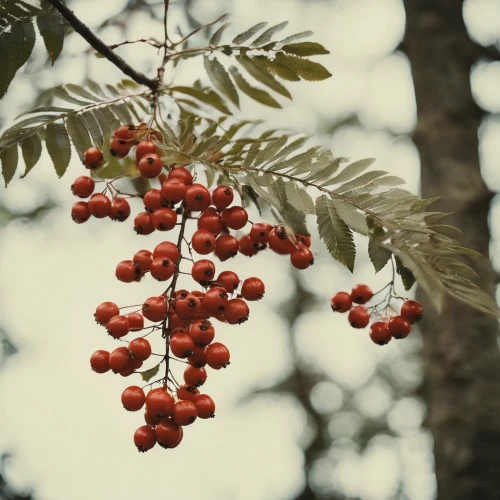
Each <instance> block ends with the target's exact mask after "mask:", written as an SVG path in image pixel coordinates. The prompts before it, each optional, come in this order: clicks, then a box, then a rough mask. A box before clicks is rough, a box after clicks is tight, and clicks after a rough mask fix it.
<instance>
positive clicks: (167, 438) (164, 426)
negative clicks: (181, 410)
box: [155, 418, 183, 448]
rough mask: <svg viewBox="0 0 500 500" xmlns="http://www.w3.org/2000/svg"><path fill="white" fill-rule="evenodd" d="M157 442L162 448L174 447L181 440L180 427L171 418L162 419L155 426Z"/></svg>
mask: <svg viewBox="0 0 500 500" xmlns="http://www.w3.org/2000/svg"><path fill="white" fill-rule="evenodd" d="M155 435H156V439H157V441H158V444H159V445H160V446H161V447H163V448H175V447H176V446H178V445H179V443H180V442H181V441H182V436H183V432H182V427H181V426H180V425H177V424H176V423H175V422H174V421H173V420H172V419H170V418H169V419H164V420H162V421H161V422H160V423H159V424H158V425H157V426H156V427H155Z"/></svg>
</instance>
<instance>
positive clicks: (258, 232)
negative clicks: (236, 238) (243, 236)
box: [250, 222, 274, 245]
mask: <svg viewBox="0 0 500 500" xmlns="http://www.w3.org/2000/svg"><path fill="white" fill-rule="evenodd" d="M273 229H274V228H273V226H271V224H268V223H267V222H256V223H255V224H254V225H253V226H252V229H250V238H252V240H253V241H254V243H258V244H260V245H263V244H266V243H268V242H269V234H270V233H271V231H272V230H273Z"/></svg>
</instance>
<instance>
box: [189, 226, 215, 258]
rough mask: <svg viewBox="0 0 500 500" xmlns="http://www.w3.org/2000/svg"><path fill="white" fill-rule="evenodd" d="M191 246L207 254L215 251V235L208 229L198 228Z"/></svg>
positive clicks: (200, 252)
mask: <svg viewBox="0 0 500 500" xmlns="http://www.w3.org/2000/svg"><path fill="white" fill-rule="evenodd" d="M191 246H192V247H193V250H194V251H195V252H196V253H199V254H201V255H207V254H209V253H211V252H213V251H214V248H215V236H214V235H213V234H212V233H211V232H210V231H207V230H206V229H198V231H196V232H194V233H193V236H192V237H191Z"/></svg>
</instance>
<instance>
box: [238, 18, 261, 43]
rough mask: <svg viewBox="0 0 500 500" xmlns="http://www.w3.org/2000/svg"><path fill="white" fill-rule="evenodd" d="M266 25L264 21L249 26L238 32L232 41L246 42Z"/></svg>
mask: <svg viewBox="0 0 500 500" xmlns="http://www.w3.org/2000/svg"><path fill="white" fill-rule="evenodd" d="M266 26H267V23H266V22H263V23H259V24H256V25H255V26H252V27H251V28H249V29H247V30H246V31H245V32H243V33H240V34H239V35H238V36H237V37H235V38H234V39H233V43H234V44H235V45H241V44H242V43H244V42H246V41H247V40H249V39H250V38H252V37H253V36H254V35H256V34H257V33H258V32H259V31H260V30H261V29H263V28H265V27H266Z"/></svg>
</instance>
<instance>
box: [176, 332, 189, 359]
mask: <svg viewBox="0 0 500 500" xmlns="http://www.w3.org/2000/svg"><path fill="white" fill-rule="evenodd" d="M193 349H194V342H193V339H192V338H191V337H190V336H189V335H188V334H187V333H176V334H175V335H172V337H170V350H171V351H172V354H173V355H174V356H176V357H178V358H187V357H188V356H191V354H193Z"/></svg>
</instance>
